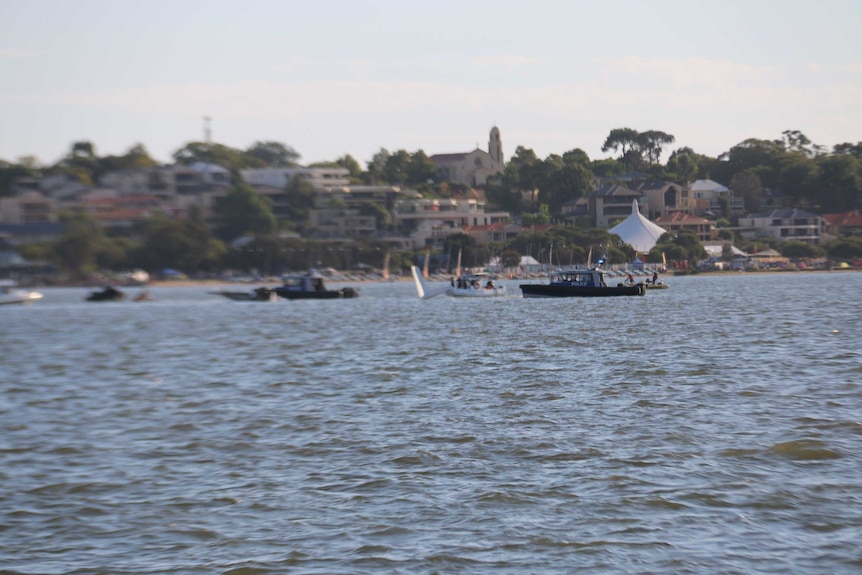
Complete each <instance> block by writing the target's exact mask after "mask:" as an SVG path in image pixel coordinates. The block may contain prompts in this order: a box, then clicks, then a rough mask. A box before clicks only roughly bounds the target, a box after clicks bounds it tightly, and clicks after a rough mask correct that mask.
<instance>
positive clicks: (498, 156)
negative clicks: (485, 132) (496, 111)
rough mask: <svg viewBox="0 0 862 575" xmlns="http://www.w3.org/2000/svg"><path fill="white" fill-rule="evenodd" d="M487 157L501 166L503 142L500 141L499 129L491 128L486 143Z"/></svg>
mask: <svg viewBox="0 0 862 575" xmlns="http://www.w3.org/2000/svg"><path fill="white" fill-rule="evenodd" d="M488 155H489V156H491V158H492V159H493V160H494V161H495V162H499V163H500V165H502V164H503V141H502V140H501V139H500V128H498V127H497V126H494V127H493V128H491V139H490V140H489V141H488Z"/></svg>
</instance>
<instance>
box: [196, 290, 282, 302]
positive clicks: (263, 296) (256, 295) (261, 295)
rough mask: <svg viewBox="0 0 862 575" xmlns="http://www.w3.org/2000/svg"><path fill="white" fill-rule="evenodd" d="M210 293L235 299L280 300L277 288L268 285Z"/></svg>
mask: <svg viewBox="0 0 862 575" xmlns="http://www.w3.org/2000/svg"><path fill="white" fill-rule="evenodd" d="M210 293H211V294H214V295H220V296H224V297H226V298H228V299H231V300H233V301H278V296H277V295H276V293H275V290H274V289H272V288H268V287H259V288H255V289H253V290H251V291H228V290H216V291H213V292H210Z"/></svg>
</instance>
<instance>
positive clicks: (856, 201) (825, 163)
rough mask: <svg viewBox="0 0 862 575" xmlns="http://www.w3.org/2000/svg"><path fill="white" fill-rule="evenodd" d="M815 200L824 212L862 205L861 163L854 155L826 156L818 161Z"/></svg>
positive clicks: (855, 207) (846, 209)
mask: <svg viewBox="0 0 862 575" xmlns="http://www.w3.org/2000/svg"><path fill="white" fill-rule="evenodd" d="M817 164H818V167H819V173H818V176H817V178H816V180H815V186H814V189H815V190H816V194H817V195H816V197H815V201H816V202H817V203H818V204H819V205H820V210H821V211H822V212H823V213H841V212H847V211H850V210H853V209H859V208H860V207H862V189H860V187H862V177H860V166H862V163H860V161H859V160H857V159H856V158H855V157H853V156H824V157H822V158H819V161H818V162H817Z"/></svg>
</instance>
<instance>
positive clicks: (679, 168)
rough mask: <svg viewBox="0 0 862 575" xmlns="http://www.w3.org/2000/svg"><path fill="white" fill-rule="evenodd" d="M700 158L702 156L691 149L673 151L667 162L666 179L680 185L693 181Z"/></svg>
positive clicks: (696, 174)
mask: <svg viewBox="0 0 862 575" xmlns="http://www.w3.org/2000/svg"><path fill="white" fill-rule="evenodd" d="M701 158H702V156H701V155H700V154H697V153H695V151H694V150H692V149H691V148H687V147H686V148H679V149H678V150H674V151H673V153H671V155H670V158H669V159H668V161H667V171H668V179H670V180H671V181H673V182H676V183H677V184H682V185H687V184H690V183H691V182H693V181H695V180H696V179H697V177H698V168H699V166H700V161H701Z"/></svg>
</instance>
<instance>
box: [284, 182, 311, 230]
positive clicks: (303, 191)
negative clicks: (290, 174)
mask: <svg viewBox="0 0 862 575" xmlns="http://www.w3.org/2000/svg"><path fill="white" fill-rule="evenodd" d="M284 192H285V195H286V199H287V218H288V220H289V221H291V222H293V223H295V224H297V225H298V227H300V228H302V227H303V226H304V225H305V224H306V223H307V222H308V218H309V215H310V214H311V209H312V208H313V207H314V187H313V186H312V185H311V183H310V182H309V181H308V180H306V179H304V178H291V179H290V181H289V182H287V185H286V186H285V188H284Z"/></svg>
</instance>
